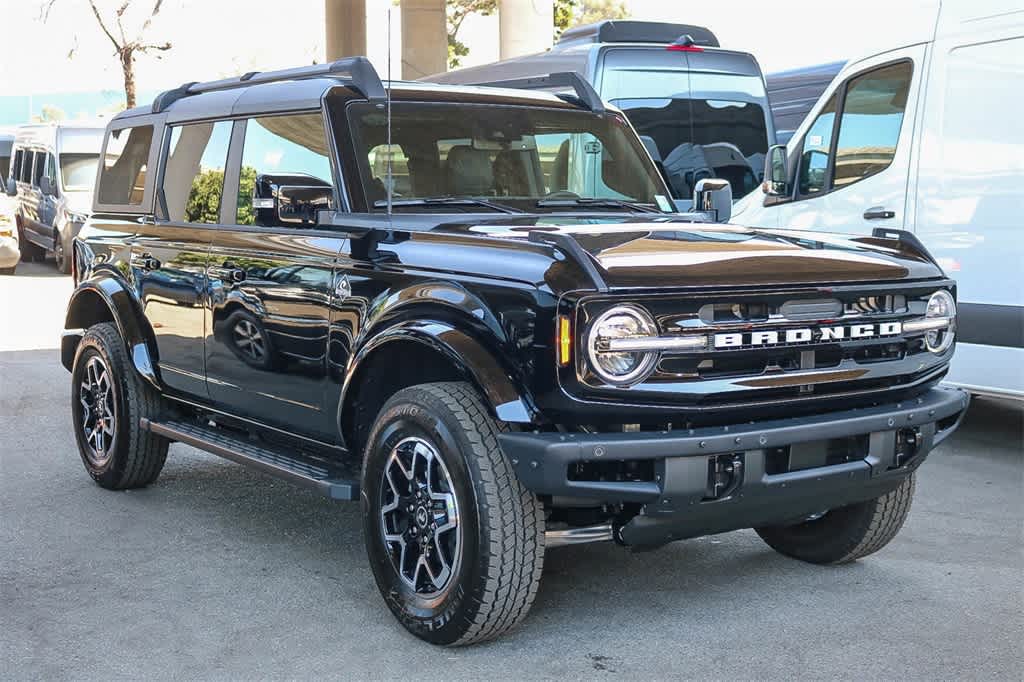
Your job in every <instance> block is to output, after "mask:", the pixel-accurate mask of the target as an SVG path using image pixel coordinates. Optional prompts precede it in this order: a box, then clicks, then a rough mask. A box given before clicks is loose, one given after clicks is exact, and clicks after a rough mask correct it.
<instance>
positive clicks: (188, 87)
mask: <svg viewBox="0 0 1024 682" xmlns="http://www.w3.org/2000/svg"><path fill="white" fill-rule="evenodd" d="M305 78H337V79H338V80H340V81H343V82H344V83H345V84H346V85H350V86H352V87H353V88H355V89H356V90H359V91H360V92H362V93H363V95H364V96H365V97H366V98H367V99H370V100H382V99H384V98H385V92H384V84H383V83H382V82H381V80H380V76H378V75H377V70H376V69H374V68H373V64H371V63H370V60H369V59H367V58H366V57H348V58H346V59H339V60H337V61H334V62H330V63H327V64H314V65H312V66H298V67H295V68H291V69H280V70H278V71H250V72H249V73H246V74H243V75H241V76H236V77H234V78H223V79H221V80H216V81H207V82H205V83H196V82H192V83H185V84H184V85H181V86H179V87H177V88H174V89H173V90H167V91H166V92H162V93H160V94H159V95H157V96H156V98H155V99H154V100H153V113H154V114H158V113H160V112H161V111H165V110H166V109H167V108H168V107H169V106H171V104H173V103H174V102H176V101H178V100H179V99H182V98H183V97H188V96H189V95H198V94H201V93H204V92H216V91H219V90H233V89H235V88H242V87H246V86H249V85H258V84H260V83H276V82H279V81H290V80H302V79H305Z"/></svg>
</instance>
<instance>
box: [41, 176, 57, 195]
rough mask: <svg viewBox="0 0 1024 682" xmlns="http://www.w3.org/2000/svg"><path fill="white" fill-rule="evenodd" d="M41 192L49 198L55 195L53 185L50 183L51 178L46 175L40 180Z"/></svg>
mask: <svg viewBox="0 0 1024 682" xmlns="http://www.w3.org/2000/svg"><path fill="white" fill-rule="evenodd" d="M39 191H40V192H42V193H43V194H44V195H47V196H52V195H53V194H54V193H55V192H54V186H53V183H52V182H50V178H49V177H47V176H45V175H44V176H43V177H41V178H39Z"/></svg>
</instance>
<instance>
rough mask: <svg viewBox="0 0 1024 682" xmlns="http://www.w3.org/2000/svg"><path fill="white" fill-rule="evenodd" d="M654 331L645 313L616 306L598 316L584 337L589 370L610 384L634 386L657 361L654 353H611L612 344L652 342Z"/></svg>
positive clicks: (656, 328)
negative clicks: (646, 340) (644, 340)
mask: <svg viewBox="0 0 1024 682" xmlns="http://www.w3.org/2000/svg"><path fill="white" fill-rule="evenodd" d="M657 336H658V327H657V325H655V324H654V320H653V319H651V316H650V315H649V314H648V313H647V311H645V310H643V309H641V308H637V307H634V306H616V307H614V308H612V309H611V310H608V311H606V312H605V313H602V314H601V315H600V316H599V317H598V318H597V319H596V320H594V323H593V324H592V325H591V327H590V333H589V335H588V336H587V358H588V359H589V360H590V367H591V369H593V370H594V372H595V373H596V374H597V375H598V376H599V377H601V379H603V380H604V381H606V382H608V383H610V384H616V385H623V384H634V383H636V382H638V381H642V380H643V379H645V378H647V376H648V375H649V374H650V373H651V371H652V370H653V369H654V365H655V363H657V361H658V354H657V353H656V352H651V351H644V350H632V351H623V350H615V346H616V345H617V344H616V340H618V339H626V340H631V341H632V340H638V339H646V338H656V337H657Z"/></svg>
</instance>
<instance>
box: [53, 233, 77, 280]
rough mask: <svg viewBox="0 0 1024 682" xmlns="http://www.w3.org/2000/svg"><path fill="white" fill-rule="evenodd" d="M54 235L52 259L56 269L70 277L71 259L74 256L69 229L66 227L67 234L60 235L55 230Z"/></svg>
mask: <svg viewBox="0 0 1024 682" xmlns="http://www.w3.org/2000/svg"><path fill="white" fill-rule="evenodd" d="M54 234H55V238H54V245H53V257H54V260H55V261H56V262H57V269H58V270H60V271H61V272H62V273H63V274H65V275H70V274H71V259H72V257H73V255H74V249H73V244H72V241H73V240H72V237H71V227H70V226H68V228H67V234H61V233H60V230H56V231H55V232H54Z"/></svg>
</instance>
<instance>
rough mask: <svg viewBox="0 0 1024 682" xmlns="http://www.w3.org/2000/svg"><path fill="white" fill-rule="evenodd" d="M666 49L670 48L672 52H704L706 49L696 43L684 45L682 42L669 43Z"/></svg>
mask: <svg viewBox="0 0 1024 682" xmlns="http://www.w3.org/2000/svg"><path fill="white" fill-rule="evenodd" d="M665 49H666V50H669V51H670V52H703V51H704V48H703V47H698V46H696V45H684V44H681V43H672V44H671V45H669V46H668V47H666V48H665Z"/></svg>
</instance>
